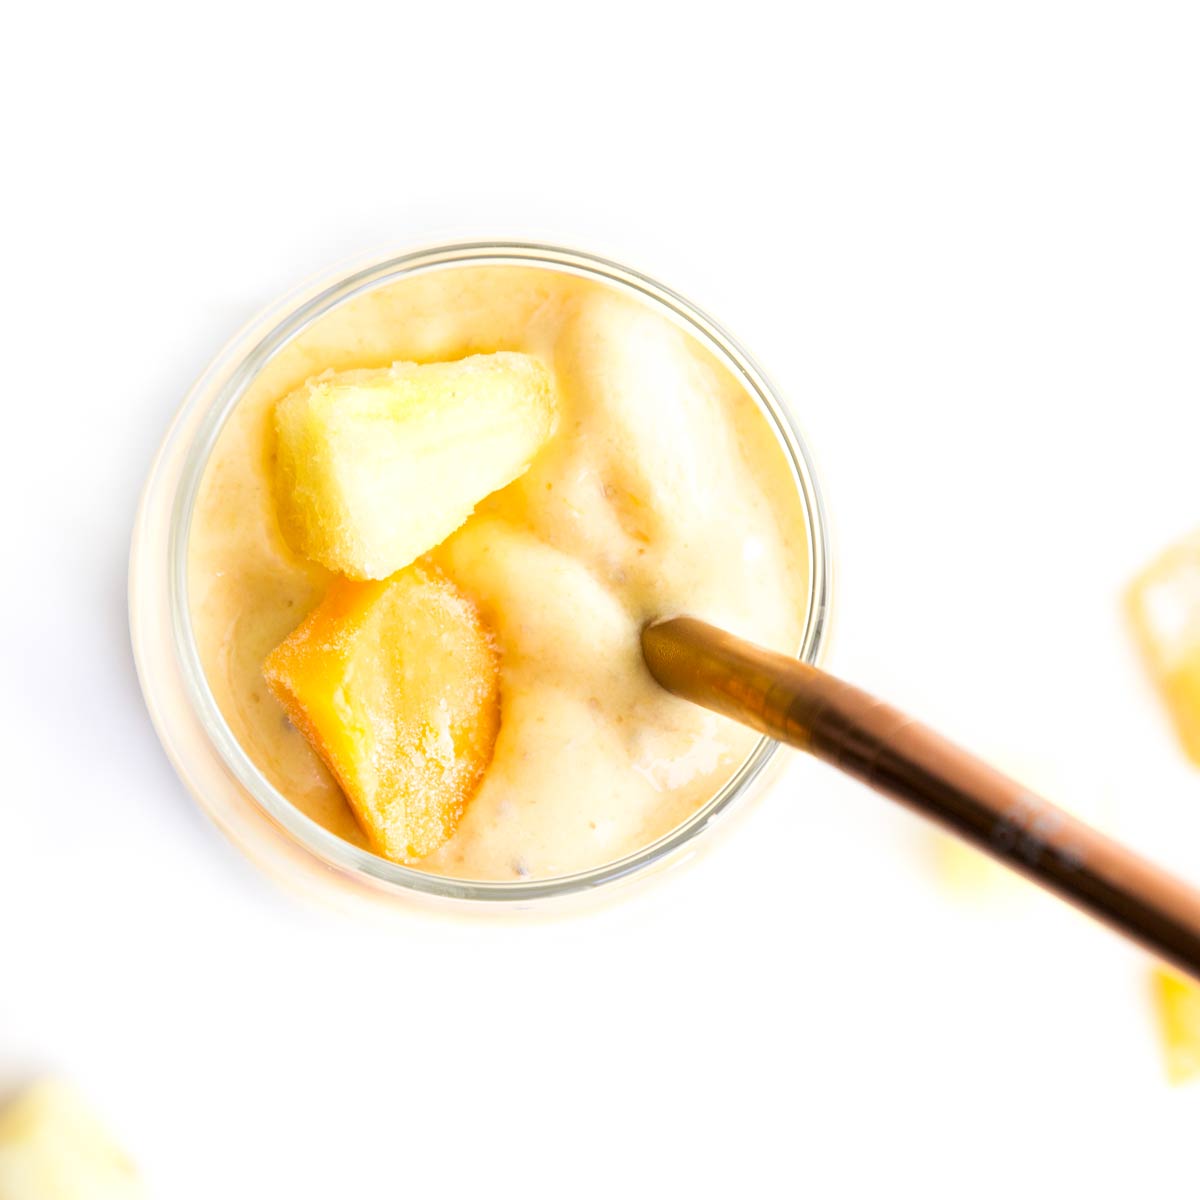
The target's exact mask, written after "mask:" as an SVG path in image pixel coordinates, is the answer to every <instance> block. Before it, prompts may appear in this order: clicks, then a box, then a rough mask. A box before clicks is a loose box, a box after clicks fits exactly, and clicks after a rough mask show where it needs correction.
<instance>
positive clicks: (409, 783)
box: [263, 563, 500, 862]
mask: <svg viewBox="0 0 1200 1200" xmlns="http://www.w3.org/2000/svg"><path fill="white" fill-rule="evenodd" d="M263 673H264V675H265V676H266V680H267V684H268V686H269V687H270V689H271V691H272V692H273V693H274V695H275V697H276V698H277V699H278V700H279V702H280V703H281V704H282V705H283V707H284V709H285V710H286V712H287V714H288V716H289V717H290V718H291V720H292V722H293V723H294V724H295V725H296V726H297V727H298V728H299V729H300V730H301V731H302V732H303V733H304V735H305V736H306V737H307V738H308V740H309V742H310V743H311V744H312V746H313V749H314V750H316V752H317V753H318V754H319V755H320V756H321V758H323V759H324V760H325V762H326V764H327V765H328V766H329V769H330V770H331V771H332V772H333V774H334V776H335V777H336V778H337V780H338V782H339V783H340V784H341V786H342V790H343V791H344V792H345V793H346V798H347V799H348V800H349V802H350V807H351V808H352V809H353V810H354V814H355V816H356V817H357V818H358V821H359V824H360V825H361V826H362V827H363V830H364V832H365V833H366V834H367V837H368V838H369V839H370V841H371V844H372V845H373V846H374V847H375V849H376V850H377V851H378V852H379V853H380V854H383V855H384V856H385V857H387V858H390V859H393V860H394V861H396V862H411V861H413V860H415V859H419V858H423V857H424V856H425V855H426V854H429V853H430V852H431V851H433V850H435V849H436V848H437V847H438V846H440V845H441V844H442V843H443V842H444V841H446V839H447V838H449V837H450V836H451V835H452V834H453V833H454V830H455V827H456V826H457V824H458V820H459V818H460V817H461V816H462V810H463V806H464V805H465V804H466V802H467V800H469V799H470V797H471V796H472V794H473V793H474V791H475V788H476V787H477V786H478V784H479V781H480V779H481V778H482V776H483V773H484V771H485V770H486V769H487V766H488V764H489V762H491V758H492V750H493V749H494V747H495V743H496V732H497V730H498V728H499V725H500V695H499V664H498V661H497V655H496V651H495V650H494V648H493V646H492V641H491V638H490V636H489V634H488V632H487V630H486V629H485V628H484V626H483V624H482V623H481V621H480V619H479V615H478V613H477V612H476V611H475V607H474V605H472V604H471V602H470V601H469V600H467V599H466V597H464V596H463V595H462V594H461V593H460V592H459V591H458V590H457V588H455V587H454V585H453V584H452V583H450V581H449V580H448V579H447V578H446V577H445V576H444V575H442V574H441V573H440V572H439V571H438V570H437V569H436V568H434V567H431V566H427V565H424V564H420V563H418V564H415V565H413V566H411V567H409V568H407V569H406V570H404V571H401V572H400V573H399V574H397V575H395V576H393V577H392V578H391V579H387V580H383V581H380V582H353V581H351V580H347V579H337V580H335V581H334V582H333V584H332V585H331V587H330V589H329V592H328V593H327V594H326V596H325V599H324V600H322V602H321V603H320V604H319V605H318V606H317V607H316V608H315V609H314V610H313V612H312V613H310V614H309V616H308V618H307V619H306V620H305V621H304V622H303V624H301V625H300V627H299V628H298V629H296V630H294V631H293V632H292V633H291V634H290V635H289V636H288V637H287V638H286V639H285V640H284V641H283V642H282V643H281V644H280V645H278V646H277V647H276V648H275V649H274V650H273V651H271V653H270V654H269V655H268V656H267V661H266V664H265V666H264V669H263Z"/></svg>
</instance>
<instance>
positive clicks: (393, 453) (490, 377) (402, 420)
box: [275, 352, 556, 579]
mask: <svg viewBox="0 0 1200 1200" xmlns="http://www.w3.org/2000/svg"><path fill="white" fill-rule="evenodd" d="M555 420H556V408H555V397H554V387H553V382H552V380H551V377H550V372H549V371H547V370H546V368H545V367H544V366H543V365H542V364H541V363H540V362H539V361H538V360H537V359H536V358H531V357H529V355H526V354H512V353H508V352H500V353H497V354H477V355H475V356H473V357H471V358H464V359H462V360H461V361H459V362H448V363H429V364H427V365H424V366H418V365H417V364H416V363H396V364H395V365H394V366H391V367H387V368H384V369H383V370H378V371H343V372H341V373H340V374H332V373H327V374H325V375H318V376H316V377H315V378H313V379H310V380H309V381H308V382H307V383H305V384H304V385H303V386H301V387H300V388H298V389H297V390H296V391H294V392H291V393H290V394H289V395H287V396H285V397H284V398H283V399H282V400H281V401H280V402H279V404H278V405H277V407H276V409H275V432H276V455H277V458H276V495H277V500H278V505H279V519H280V524H281V525H282V527H283V531H284V534H285V536H286V537H287V539H288V541H289V542H291V543H292V545H293V546H294V547H295V548H296V549H297V550H299V551H300V552H301V553H303V554H305V555H306V556H307V557H308V558H312V559H315V560H316V561H317V562H319V563H322V564H324V565H325V566H326V567H328V568H329V569H330V570H333V571H338V572H340V573H341V574H343V575H348V576H349V577H350V578H351V579H385V578H386V577H387V576H389V575H391V574H392V573H393V572H395V571H399V570H400V569H401V568H402V567H406V566H408V564H409V563H411V562H414V561H416V559H418V558H419V557H420V556H421V555H422V554H425V553H427V552H428V551H430V550H432V549H433V548H434V546H436V545H438V544H439V543H440V542H442V541H444V540H445V539H446V538H447V537H449V536H450V534H452V533H453V532H454V531H455V530H456V529H457V528H458V527H459V526H460V525H461V524H462V523H463V522H464V521H465V520H466V519H467V518H468V517H469V516H470V515H471V513H472V512H473V511H474V508H475V505H476V504H478V503H479V502H480V501H481V500H482V499H483V498H484V497H485V496H488V495H490V494H491V493H492V492H494V491H496V490H497V489H499V488H502V487H504V486H505V485H506V484H509V483H511V482H512V481H513V480H514V479H516V478H517V477H518V476H519V475H521V474H523V473H524V472H525V470H526V469H527V468H528V467H529V464H530V463H531V462H532V461H533V457H534V455H535V454H537V452H538V450H539V449H541V447H542V445H543V444H544V443H545V442H546V441H547V439H548V438H549V437H550V435H551V434H552V433H553V432H554V425H555Z"/></svg>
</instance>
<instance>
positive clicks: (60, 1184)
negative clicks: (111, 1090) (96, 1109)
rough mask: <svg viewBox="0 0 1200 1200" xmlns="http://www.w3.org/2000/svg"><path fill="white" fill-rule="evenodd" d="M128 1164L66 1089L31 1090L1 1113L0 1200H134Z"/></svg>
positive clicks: (137, 1190)
mask: <svg viewBox="0 0 1200 1200" xmlns="http://www.w3.org/2000/svg"><path fill="white" fill-rule="evenodd" d="M144 1196H145V1190H144V1189H143V1187H142V1185H141V1183H140V1182H139V1180H138V1174H137V1171H136V1170H135V1169H134V1166H133V1164H132V1163H131V1162H130V1161H129V1159H128V1158H126V1157H125V1155H124V1154H123V1153H122V1152H121V1151H120V1150H119V1149H118V1148H117V1147H116V1146H115V1145H114V1144H113V1142H112V1140H111V1139H110V1138H109V1135H108V1133H107V1132H106V1131H105V1129H104V1128H103V1126H101V1124H100V1122H99V1121H98V1120H97V1119H96V1117H95V1116H94V1115H93V1113H92V1111H91V1110H90V1109H89V1108H88V1106H87V1104H86V1103H84V1101H83V1100H82V1099H81V1098H80V1097H79V1096H78V1095H76V1093H75V1092H74V1090H73V1089H71V1088H70V1087H68V1086H67V1085H66V1084H63V1083H59V1082H56V1081H53V1080H45V1081H43V1082H41V1083H37V1084H34V1086H33V1087H31V1088H29V1089H28V1090H27V1091H25V1092H24V1093H23V1094H22V1095H21V1096H19V1097H18V1098H17V1099H16V1100H14V1101H13V1102H12V1103H11V1104H10V1105H8V1107H7V1108H5V1109H4V1111H3V1112H0V1200H137V1198H140V1197H144Z"/></svg>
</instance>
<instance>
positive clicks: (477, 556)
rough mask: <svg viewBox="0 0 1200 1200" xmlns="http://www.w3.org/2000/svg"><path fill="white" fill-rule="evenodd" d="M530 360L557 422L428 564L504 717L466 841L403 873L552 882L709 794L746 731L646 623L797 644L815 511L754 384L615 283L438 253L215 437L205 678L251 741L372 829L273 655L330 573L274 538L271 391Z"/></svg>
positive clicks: (197, 525)
mask: <svg viewBox="0 0 1200 1200" xmlns="http://www.w3.org/2000/svg"><path fill="white" fill-rule="evenodd" d="M497 351H515V352H518V353H523V354H527V355H531V356H534V357H536V358H537V359H538V360H540V361H541V362H542V363H543V364H544V365H545V367H546V368H547V369H548V370H549V371H550V372H551V374H552V376H553V379H554V384H555V388H556V392H557V405H558V416H557V424H556V427H555V432H554V434H553V436H552V437H551V438H550V440H549V442H547V443H546V444H545V445H544V446H543V447H542V448H541V450H540V451H539V452H538V454H537V456H536V457H535V458H534V460H533V462H532V465H531V466H530V467H529V469H528V470H527V471H526V472H525V473H524V474H522V475H521V476H520V477H519V478H517V479H516V480H515V481H514V482H512V483H510V484H508V485H507V486H506V487H503V488H502V489H501V490H499V491H497V492H494V493H493V494H492V495H490V496H488V497H487V499H485V500H484V501H482V502H481V503H480V504H479V505H478V507H477V508H476V510H475V512H474V514H473V515H472V516H470V517H469V518H468V519H467V521H466V523H465V524H463V525H462V526H461V527H459V528H458V529H457V530H456V531H455V532H453V533H452V534H450V535H449V536H448V537H447V538H446V540H445V541H443V542H442V543H441V544H440V545H438V546H437V547H436V548H435V549H434V550H433V551H432V553H431V555H430V561H431V567H432V568H434V569H436V570H438V571H439V572H440V573H441V574H443V575H444V576H445V577H447V578H448V579H449V580H450V581H451V582H452V583H453V584H454V585H455V586H456V587H457V588H458V589H459V590H460V591H461V592H462V594H463V595H464V596H466V597H469V599H470V601H471V602H472V603H473V605H474V606H475V608H476V609H477V611H478V613H479V615H480V617H481V619H482V621H483V622H484V624H485V625H486V626H487V628H488V630H489V631H490V635H491V637H492V638H493V639H494V644H495V647H496V651H497V655H498V662H499V697H500V721H499V729H498V733H497V734H496V737H495V742H494V750H493V751H492V757H491V760H490V763H489V765H488V766H487V769H486V771H484V773H483V775H482V778H481V780H480V781H479V783H478V786H477V788H476V790H475V791H474V792H473V794H472V796H471V798H470V800H469V802H468V803H467V804H466V807H465V809H464V811H463V813H462V817H461V820H460V821H459V823H458V824H457V828H456V829H455V830H454V832H453V833H452V835H451V836H450V837H449V839H448V840H446V841H445V842H444V843H443V844H441V845H440V846H438V847H437V848H436V849H435V850H433V851H432V852H431V853H429V854H428V855H426V856H425V857H424V858H422V859H420V860H419V861H418V862H416V863H414V864H413V865H415V866H417V867H418V868H420V869H422V870H426V871H431V872H437V873H441V874H444V875H452V876H457V877H461V878H468V879H479V880H517V879H525V878H548V877H553V876H559V875H564V874H569V873H573V872H577V871H581V870H585V869H588V868H590V867H595V866H599V865H601V864H604V863H607V862H610V861H613V860H616V859H619V858H621V857H623V856H625V855H627V854H629V853H632V852H634V851H636V850H638V849H639V848H641V847H643V846H645V845H647V844H649V843H651V842H653V841H655V840H656V839H657V838H659V837H661V836H662V835H664V834H665V833H667V832H669V831H670V830H671V829H672V828H674V827H675V826H677V825H678V824H679V823H680V822H682V821H683V820H685V819H686V818H687V817H688V816H690V815H691V814H692V813H693V812H695V811H696V810H697V809H698V808H699V807H701V806H702V805H703V804H704V803H705V802H706V801H707V800H708V799H709V798H711V797H712V796H713V795H714V793H715V792H716V791H718V790H719V789H720V787H721V786H722V785H723V784H724V783H725V782H726V781H727V780H728V779H729V778H730V777H731V776H732V775H733V774H734V773H735V772H736V770H737V768H738V767H739V766H740V764H741V763H742V762H743V761H744V759H745V758H746V756H747V754H748V753H749V752H750V750H751V749H752V748H753V746H754V744H755V742H756V740H757V737H756V735H755V734H753V733H751V732H749V731H747V730H745V729H742V728H741V727H739V726H736V725H734V724H733V723H731V722H729V721H727V720H725V719H724V718H721V717H718V716H715V715H713V714H710V713H708V712H705V711H703V710H701V709H698V708H695V707H693V706H691V705H689V704H687V703H685V702H683V701H680V700H678V699H675V698H674V697H672V696H669V695H668V694H666V693H665V692H663V691H662V690H661V689H660V688H659V687H658V686H657V685H656V684H655V683H654V682H653V680H652V679H651V678H650V676H649V674H648V673H647V672H646V670H645V667H644V666H643V664H642V660H641V651H640V647H639V640H638V633H639V630H640V628H641V626H642V625H643V623H644V622H645V621H646V620H648V619H650V618H652V617H655V616H662V615H669V614H673V613H679V612H687V613H690V614H692V615H695V616H698V617H701V618H703V619H705V620H708V621H711V622H713V623H714V624H718V625H722V626H724V627H725V628H727V629H729V630H730V631H732V632H734V633H737V634H739V635H741V636H743V637H746V638H749V639H751V640H753V641H755V642H757V643H760V644H762V645H766V646H769V647H772V648H775V649H778V650H781V651H785V652H794V651H795V649H796V648H797V646H798V644H799V642H800V638H801V634H802V630H803V626H804V622H805V617H806V613H805V604H806V597H807V594H808V580H807V562H808V546H807V541H806V527H805V514H804V511H803V508H802V505H801V501H800V498H799V496H798V494H797V491H796V488H795V485H794V482H793V480H792V477H791V474H790V470H789V466H788V463H787V460H786V458H785V455H784V453H783V451H782V449H781V448H780V446H779V444H778V442H777V440H776V435H775V433H774V432H773V430H772V428H771V426H770V424H769V422H768V420H767V418H766V417H765V416H764V415H763V414H762V413H761V412H760V411H759V410H758V408H757V407H756V405H755V403H754V402H753V400H752V399H751V397H750V396H749V394H748V393H747V392H746V391H745V390H744V389H743V388H742V387H741V385H740V384H739V383H738V381H737V380H736V379H735V378H734V377H733V376H732V375H731V374H730V373H729V372H728V371H727V370H725V369H724V367H722V366H721V365H720V364H719V363H718V362H717V361H716V360H715V359H714V358H713V357H712V356H711V355H710V354H709V353H708V352H707V350H706V349H705V348H704V347H702V346H701V345H700V344H699V343H698V342H697V341H696V340H695V339H694V338H693V337H692V336H691V335H689V334H688V333H686V332H684V331H683V330H681V329H679V328H678V327H676V326H675V325H674V324H673V323H672V322H671V321H670V320H669V319H668V318H667V317H666V316H664V315H662V314H660V313H658V312H657V311H655V310H653V309H652V308H650V307H649V306H648V305H644V304H642V303H640V302H639V301H637V300H636V299H634V298H633V297H631V296H627V295H625V294H623V293H619V292H617V291H616V290H615V289H611V288H608V287H606V286H604V285H602V284H600V283H597V282H595V281H591V280H584V279H579V278H576V277H574V276H571V275H568V274H566V273H561V272H556V271H552V270H547V269H541V268H531V267H506V266H487V267H469V268H452V269H442V270H438V271H434V272H430V273H427V274H422V275H416V276H413V277H410V278H406V279H403V280H401V281H399V282H396V283H393V284H390V285H388V286H385V287H382V288H378V289H376V290H374V291H371V292H368V293H366V294H364V295H362V296H359V297H356V298H355V299H353V300H352V301H350V302H348V303H346V304H344V305H342V306H341V307H339V308H337V309H334V310H333V311H331V312H329V313H328V314H326V315H325V316H323V317H322V318H321V319H319V320H318V321H317V322H315V323H314V324H313V325H311V326H310V327H309V328H307V329H306V330H305V331H304V332H303V333H302V334H301V335H300V336H299V337H297V338H296V339H295V340H294V341H293V342H291V343H290V344H289V345H288V346H287V347H286V348H285V349H284V350H283V351H282V352H281V353H280V354H278V355H277V356H276V357H275V358H274V359H273V360H272V361H271V362H270V363H269V364H268V366H267V367H266V368H264V370H263V371H262V372H261V373H260V374H259V375H258V376H257V377H256V379H255V380H254V381H253V383H252V385H251V386H250V388H249V389H248V391H247V392H246V393H245V395H244V396H243V397H242V399H241V400H240V402H239V404H238V405H237V407H236V408H235V410H234V411H233V413H232V414H231V416H230V418H229V420H228V421H227V423H226V425H225V427H224V428H223V430H222V432H221V434H220V437H219V439H218V441H217V443H216V446H215V448H214V450H213V453H212V455H211V458H210V460H209V462H208V465H207V467H206V470H205V475H204V478H203V481H202V485H201V488H200V492H199V496H198V499H197V504H196V508H195V511H194V514H193V521H192V527H191V535H190V544H189V563H188V571H189V588H190V604H191V613H192V621H193V627H194V631H195V636H196V640H197V644H198V648H199V652H200V657H201V662H202V664H203V667H204V670H205V673H206V676H207V680H208V683H209V685H210V687H211V689H212V692H213V695H214V697H215V699H216V702H217V704H218V706H219V707H220V709H221V712H222V713H223V715H224V717H225V719H226V721H227V722H228V724H229V726H230V728H231V729H232V731H233V733H234V734H235V736H236V737H237V738H238V740H239V741H240V743H241V744H242V746H243V748H244V749H245V750H246V752H247V754H249V756H250V757H251V758H252V759H253V760H254V761H255V763H256V764H257V765H258V767H259V768H260V770H261V771H262V772H263V774H264V775H265V776H266V777H267V778H268V779H269V780H270V782H271V783H272V784H273V785H274V786H275V787H276V788H277V789H278V790H279V792H280V793H281V794H282V795H283V796H285V797H286V798H287V799H288V800H289V801H290V802H291V803H292V804H294V805H295V806H296V807H297V808H299V809H300V810H302V811H303V812H305V813H306V814H308V815H309V816H310V817H312V818H313V819H314V820H316V821H318V822H319V823H320V824H322V825H324V826H325V827H326V828H328V829H329V830H331V831H332V832H334V833H335V834H337V835H338V836H340V837H342V838H345V839H346V840H348V841H351V842H353V843H355V844H357V845H361V846H366V845H367V841H366V837H365V835H364V833H363V831H362V829H361V828H360V825H359V823H358V821H357V820H356V819H355V816H354V814H353V813H352V811H351V809H350V807H349V806H348V804H347V802H346V799H345V798H344V796H343V793H342V791H341V789H340V788H339V786H338V784H337V783H336V782H335V780H334V778H333V777H332V776H331V775H330V773H329V772H328V771H327V770H326V768H325V766H324V765H323V763H322V761H321V759H320V758H319V757H318V756H317V754H316V753H315V752H314V751H313V749H312V747H311V746H310V744H309V742H308V740H307V739H306V738H305V736H304V735H303V734H302V733H301V731H300V730H299V729H297V728H296V727H295V726H294V725H293V723H292V722H291V721H290V720H289V719H288V718H287V716H286V715H285V712H284V710H283V708H282V707H281V706H280V705H279V704H278V703H277V701H276V700H275V699H274V697H273V696H272V694H271V693H270V691H269V690H268V688H267V686H266V684H265V682H264V676H263V664H264V661H265V660H266V658H267V656H268V655H269V654H270V652H271V651H272V650H273V649H274V648H275V647H276V646H278V645H279V644H280V643H281V642H282V641H283V640H284V639H285V638H286V637H287V636H288V635H289V634H290V633H291V632H292V631H293V629H295V627H296V626H297V625H298V624H300V622H301V621H302V620H303V619H304V618H305V616H306V614H308V613H309V612H310V611H311V610H312V609H313V608H314V607H315V606H317V605H318V604H319V602H320V601H321V600H322V598H323V597H324V596H325V594H326V592H327V590H328V589H329V587H330V584H331V582H332V581H333V579H334V576H333V575H332V573H331V572H330V571H329V570H327V569H326V568H324V567H322V566H319V565H317V564H316V563H315V562H313V561H311V560H310V559H308V558H306V557H304V556H303V555H302V554H300V553H299V552H298V551H297V550H296V549H294V548H293V546H292V545H290V544H289V542H288V540H287V539H286V538H285V536H284V533H283V531H282V528H281V524H280V515H279V505H278V503H277V497H276V493H275V489H274V487H273V485H272V480H273V477H274V474H275V462H274V456H275V454H276V442H275V434H274V413H275V409H276V406H277V404H278V403H279V401H280V400H281V399H282V398H283V397H284V396H286V395H287V394H288V393H290V392H291V391H292V390H293V389H295V388H297V387H299V386H300V385H301V384H303V383H304V381H306V380H308V379H310V378H312V377H314V376H317V375H320V374H321V373H323V372H326V371H330V370H332V371H338V372H340V371H347V370H354V369H367V370H369V369H378V368H383V367H388V366H390V365H391V364H392V363H395V362H406V363H431V362H454V361H457V360H460V359H463V358H466V357H467V356H470V355H476V354H491V353H494V352H497Z"/></svg>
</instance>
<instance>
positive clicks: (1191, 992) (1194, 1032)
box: [1152, 967, 1200, 1083]
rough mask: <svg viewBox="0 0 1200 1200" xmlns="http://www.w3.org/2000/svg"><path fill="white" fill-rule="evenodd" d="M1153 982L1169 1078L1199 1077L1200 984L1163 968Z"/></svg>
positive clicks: (1158, 971) (1157, 972)
mask: <svg viewBox="0 0 1200 1200" xmlns="http://www.w3.org/2000/svg"><path fill="white" fill-rule="evenodd" d="M1152 982H1153V986H1154V1007H1155V1010H1156V1015H1157V1017H1158V1034H1159V1039H1160V1041H1161V1042H1162V1048H1163V1058H1164V1061H1165V1063H1166V1068H1167V1078H1168V1079H1169V1080H1170V1081H1171V1082H1172V1083H1187V1082H1188V1080H1190V1079H1196V1078H1197V1077H1200V985H1197V984H1195V983H1192V982H1191V981H1190V980H1187V979H1182V978H1181V977H1180V976H1178V975H1175V974H1173V973H1172V972H1170V971H1166V970H1164V969H1163V968H1162V967H1156V968H1155V969H1154V978H1153V981H1152Z"/></svg>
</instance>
